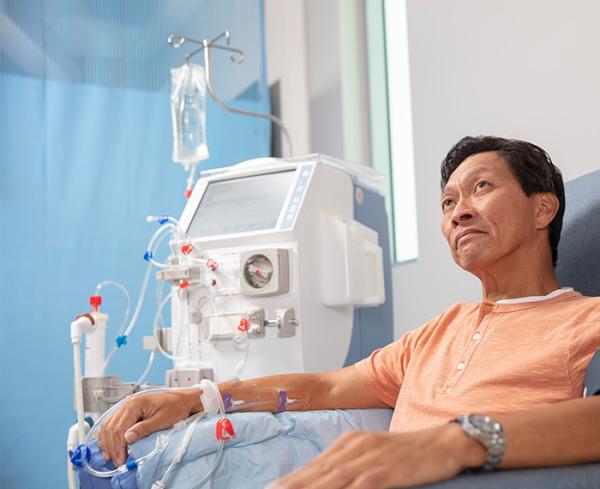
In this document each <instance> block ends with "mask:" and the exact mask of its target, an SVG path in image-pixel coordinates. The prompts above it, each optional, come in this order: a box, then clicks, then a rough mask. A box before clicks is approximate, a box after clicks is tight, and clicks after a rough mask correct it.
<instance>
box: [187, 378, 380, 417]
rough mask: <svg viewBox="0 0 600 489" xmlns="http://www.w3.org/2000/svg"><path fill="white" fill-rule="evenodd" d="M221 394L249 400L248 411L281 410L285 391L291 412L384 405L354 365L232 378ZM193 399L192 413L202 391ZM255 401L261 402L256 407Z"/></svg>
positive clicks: (192, 394)
mask: <svg viewBox="0 0 600 489" xmlns="http://www.w3.org/2000/svg"><path fill="white" fill-rule="evenodd" d="M219 390H220V391H221V395H224V394H225V393H229V394H231V396H232V399H233V400H234V401H245V402H246V403H248V404H249V406H250V407H248V408H242V409H240V410H244V411H273V412H276V411H278V408H279V406H278V399H279V398H278V393H279V391H285V392H286V394H287V397H288V399H289V400H292V399H294V400H296V401H298V402H293V403H290V404H289V406H288V408H287V409H288V410H290V411H308V410H315V409H351V408H355V409H356V408H369V407H383V406H384V404H383V403H382V402H381V401H379V400H377V399H375V398H374V397H373V396H372V395H371V394H370V393H369V392H368V391H367V390H366V388H365V387H364V386H363V385H362V381H361V380H360V378H358V374H357V373H356V371H355V370H354V367H347V368H344V369H340V370H336V371H332V372H324V373H314V374H285V375H271V376H268V377H260V378H257V379H250V380H244V381H231V382H225V383H223V384H220V385H219ZM184 395H185V396H188V398H189V399H190V400H191V402H192V406H193V407H192V412H198V411H200V410H201V409H202V404H201V403H200V397H199V392H198V391H191V392H189V393H187V394H184ZM253 403H256V404H258V406H256V407H252V406H251V405H252V404H253Z"/></svg>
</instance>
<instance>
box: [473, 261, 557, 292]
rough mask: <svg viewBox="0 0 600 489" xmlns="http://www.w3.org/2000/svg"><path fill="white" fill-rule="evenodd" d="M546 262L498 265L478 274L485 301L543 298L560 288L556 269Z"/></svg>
mask: <svg viewBox="0 0 600 489" xmlns="http://www.w3.org/2000/svg"><path fill="white" fill-rule="evenodd" d="M547 263H548V262H547V261H545V260H539V261H538V262H536V261H535V260H531V261H530V262H529V263H527V264H526V265H525V264H520V265H518V266H516V265H515V263H514V262H513V263H511V264H509V265H506V264H504V265H503V264H498V265H497V266H496V267H494V268H493V269H491V270H490V269H488V270H485V271H483V272H481V273H478V274H476V275H477V276H478V277H479V279H480V280H481V289H482V295H483V299H484V300H486V301H490V302H496V301H499V300H502V299H516V298H519V297H530V296H543V295H546V294H549V293H550V292H552V291H554V290H556V289H558V288H559V287H560V286H559V284H558V282H557V280H556V276H555V275H554V269H553V268H552V267H551V266H548V264H547Z"/></svg>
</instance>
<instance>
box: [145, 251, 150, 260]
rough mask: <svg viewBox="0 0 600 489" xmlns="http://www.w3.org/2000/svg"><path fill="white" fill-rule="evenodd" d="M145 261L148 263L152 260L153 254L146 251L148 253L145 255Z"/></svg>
mask: <svg viewBox="0 0 600 489" xmlns="http://www.w3.org/2000/svg"><path fill="white" fill-rule="evenodd" d="M144 260H146V261H150V260H152V252H151V251H150V250H148V251H146V253H144Z"/></svg>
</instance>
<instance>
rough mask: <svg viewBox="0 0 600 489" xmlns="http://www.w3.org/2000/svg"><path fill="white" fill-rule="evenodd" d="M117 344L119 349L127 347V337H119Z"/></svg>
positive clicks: (123, 335) (116, 340)
mask: <svg viewBox="0 0 600 489" xmlns="http://www.w3.org/2000/svg"><path fill="white" fill-rule="evenodd" d="M115 343H116V344H117V348H121V347H122V346H125V345H126V344H127V335H125V334H122V335H121V336H117V338H116V339H115Z"/></svg>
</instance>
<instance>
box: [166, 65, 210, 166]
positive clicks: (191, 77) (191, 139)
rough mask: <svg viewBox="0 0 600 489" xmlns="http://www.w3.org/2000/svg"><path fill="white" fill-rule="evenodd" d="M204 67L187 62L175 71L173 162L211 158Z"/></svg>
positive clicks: (173, 88) (172, 103) (172, 105)
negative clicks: (209, 155)
mask: <svg viewBox="0 0 600 489" xmlns="http://www.w3.org/2000/svg"><path fill="white" fill-rule="evenodd" d="M205 109H206V79H205V78H204V67H202V66H200V65H196V64H192V63H186V64H184V65H183V66H180V67H179V68H174V69H172V70H171V116H172V119H173V161H174V162H177V163H183V164H184V165H192V164H195V163H198V162H199V161H202V160H206V159H208V146H207V145H206V115H205Z"/></svg>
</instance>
